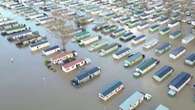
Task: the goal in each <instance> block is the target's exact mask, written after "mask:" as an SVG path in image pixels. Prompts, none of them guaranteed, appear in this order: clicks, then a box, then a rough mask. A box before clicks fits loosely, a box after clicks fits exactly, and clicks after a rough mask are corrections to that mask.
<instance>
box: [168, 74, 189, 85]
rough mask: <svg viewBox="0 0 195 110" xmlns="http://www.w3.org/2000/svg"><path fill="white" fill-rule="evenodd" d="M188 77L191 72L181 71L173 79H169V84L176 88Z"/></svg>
mask: <svg viewBox="0 0 195 110" xmlns="http://www.w3.org/2000/svg"><path fill="white" fill-rule="evenodd" d="M190 77H191V74H189V73H186V72H181V73H179V74H178V75H177V76H176V77H175V78H174V79H173V80H171V82H170V85H172V86H174V87H176V88H179V87H180V86H181V85H182V84H183V83H185V82H186V81H187V80H188V79H189V78H190Z"/></svg>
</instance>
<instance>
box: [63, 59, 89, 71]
mask: <svg viewBox="0 0 195 110" xmlns="http://www.w3.org/2000/svg"><path fill="white" fill-rule="evenodd" d="M90 62H91V60H90V59H89V58H86V59H78V60H74V61H71V62H69V63H65V64H64V65H62V71H64V72H66V73H68V72H71V71H73V70H75V69H77V68H79V67H82V66H84V65H87V64H89V63H90Z"/></svg>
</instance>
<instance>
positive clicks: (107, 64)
mask: <svg viewBox="0 0 195 110" xmlns="http://www.w3.org/2000/svg"><path fill="white" fill-rule="evenodd" d="M0 12H2V13H3V15H4V16H8V17H10V18H14V19H16V20H17V21H19V22H20V23H25V24H27V25H28V26H30V27H31V28H32V30H34V31H36V30H38V31H39V32H40V34H41V35H44V36H47V37H48V39H49V41H50V42H51V44H53V45H54V44H59V40H58V39H57V37H55V34H53V33H51V32H48V31H47V29H45V28H43V27H40V26H36V25H34V23H33V22H30V21H25V20H24V18H23V17H19V16H16V15H13V14H12V13H11V12H10V11H7V10H4V9H0ZM89 27H90V26H89ZM184 27H186V28H184V30H188V26H184ZM133 32H134V33H135V34H136V35H138V34H141V33H144V34H146V35H147V37H148V38H153V37H155V38H158V39H160V42H165V41H170V42H171V43H172V44H173V48H175V47H178V46H181V45H182V44H181V39H177V40H174V41H173V40H170V39H169V38H168V36H164V37H160V36H159V34H157V33H155V34H151V33H148V32H147V31H143V32H138V31H136V30H134V31H133ZM187 35H188V32H187ZM103 39H106V40H109V41H111V42H112V41H114V40H112V39H111V38H110V37H109V36H104V38H103ZM115 41H117V42H120V41H118V40H115ZM121 44H123V45H125V46H128V47H131V48H132V49H133V50H136V51H140V52H143V53H144V54H146V56H147V57H149V56H153V57H155V58H157V59H159V60H160V61H161V63H160V65H158V66H157V67H156V68H155V69H154V70H152V71H151V72H149V73H148V74H146V75H145V76H143V77H142V78H139V79H135V78H133V77H132V73H133V71H134V70H135V67H136V66H134V67H132V68H128V69H125V68H123V60H124V59H123V60H120V61H114V60H113V59H112V57H111V56H110V55H108V56H106V57H100V56H99V55H98V54H97V52H92V53H90V52H88V50H87V48H80V47H79V46H78V45H77V44H75V43H72V42H69V43H68V44H67V46H66V47H67V50H76V51H77V52H78V54H79V57H89V58H91V59H92V64H91V65H97V66H100V67H101V68H102V74H101V76H100V77H98V78H96V79H95V80H93V81H90V82H88V83H87V84H85V85H84V86H83V87H82V88H80V89H76V88H74V87H72V86H71V84H70V80H71V79H72V78H73V77H74V76H75V75H76V74H77V73H78V72H79V71H74V72H71V73H64V72H62V71H61V70H60V69H58V71H57V72H52V71H50V70H48V69H47V68H46V67H45V65H44V60H45V57H44V56H42V54H41V52H36V53H31V52H30V49H29V48H22V49H19V48H17V47H16V46H15V45H14V44H13V43H9V42H8V41H7V40H6V38H4V37H0V50H1V52H0V61H1V63H0V69H1V70H0V97H1V98H0V110H118V106H119V105H120V104H121V103H122V102H123V101H124V100H125V99H126V98H127V97H128V96H129V95H131V94H132V93H133V92H135V91H136V90H140V91H144V92H147V93H150V94H152V96H153V98H152V100H151V101H150V102H144V103H143V104H141V105H140V106H139V107H138V108H137V109H138V110H154V109H155V108H156V107H157V106H158V105H159V104H163V105H165V106H167V107H169V108H170V109H171V110H195V102H193V98H192V97H193V94H194V91H193V90H192V89H191V86H190V85H188V86H186V87H185V88H184V89H183V90H182V91H181V92H180V93H178V94H177V96H176V97H169V96H168V95H167V91H168V87H167V85H168V83H169V81H170V80H171V79H172V78H173V77H174V76H175V75H176V74H177V73H179V72H181V71H186V72H189V73H191V74H192V75H193V76H194V75H195V68H192V67H188V66H186V65H184V56H182V57H181V58H179V59H178V60H176V61H173V60H171V59H170V58H169V57H168V53H166V54H164V55H162V56H156V55H155V54H154V49H151V50H148V51H145V50H143V49H142V45H138V46H132V45H131V44H130V43H121ZM185 47H186V48H187V52H186V54H185V55H187V54H189V53H191V52H195V49H194V48H195V42H194V41H193V42H192V43H190V44H189V45H187V46H185ZM10 58H14V62H13V63H11V62H10ZM163 65H171V66H173V67H174V68H175V70H176V71H175V72H174V74H173V75H171V76H170V77H168V78H167V79H166V80H165V81H163V82H162V83H157V82H155V81H153V79H152V74H153V73H154V71H156V70H157V69H159V68H160V67H162V66H163ZM113 80H121V81H122V82H123V83H124V84H125V89H124V91H122V92H121V93H120V94H118V95H116V96H114V97H113V98H112V99H111V100H109V101H108V102H102V101H101V100H100V99H99V98H98V97H97V94H98V92H99V91H100V89H101V88H102V87H103V86H104V85H105V84H107V83H110V82H111V81H113ZM193 82H194V79H193Z"/></svg>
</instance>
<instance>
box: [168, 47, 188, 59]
mask: <svg viewBox="0 0 195 110" xmlns="http://www.w3.org/2000/svg"><path fill="white" fill-rule="evenodd" d="M185 52H186V48H185V47H182V46H181V47H177V48H175V49H174V50H172V51H171V53H170V54H169V57H170V58H172V59H174V60H175V59H177V58H179V57H180V56H182V55H183V54H184V53H185Z"/></svg>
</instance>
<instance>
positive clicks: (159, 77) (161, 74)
mask: <svg viewBox="0 0 195 110" xmlns="http://www.w3.org/2000/svg"><path fill="white" fill-rule="evenodd" d="M173 71H174V69H173V68H172V67H171V66H168V65H165V66H163V67H161V68H160V69H159V70H158V71H156V72H155V73H154V75H153V76H152V78H153V79H154V80H156V81H158V82H162V81H163V80H164V79H165V78H167V77H168V76H169V75H171V74H172V73H173Z"/></svg>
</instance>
